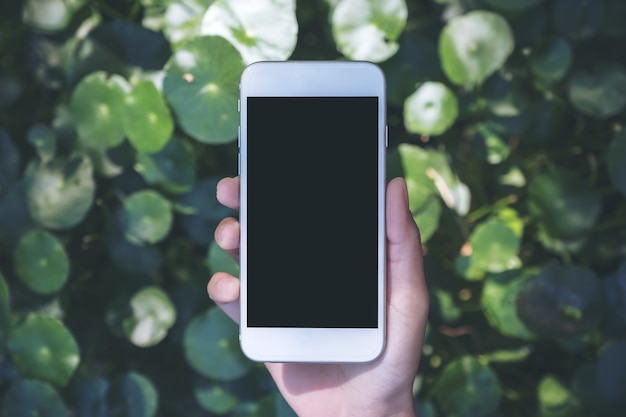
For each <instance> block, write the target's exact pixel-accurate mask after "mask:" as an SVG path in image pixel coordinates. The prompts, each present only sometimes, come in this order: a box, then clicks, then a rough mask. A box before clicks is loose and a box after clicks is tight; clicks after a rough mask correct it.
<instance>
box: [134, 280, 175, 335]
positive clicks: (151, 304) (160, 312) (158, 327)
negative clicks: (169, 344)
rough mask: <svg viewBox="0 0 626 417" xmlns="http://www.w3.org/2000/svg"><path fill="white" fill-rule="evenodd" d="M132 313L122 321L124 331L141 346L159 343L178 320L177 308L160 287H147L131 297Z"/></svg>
mask: <svg viewBox="0 0 626 417" xmlns="http://www.w3.org/2000/svg"><path fill="white" fill-rule="evenodd" d="M130 307H131V310H132V313H131V314H132V315H131V316H130V317H127V318H125V319H124V320H123V321H122V327H123V329H124V333H125V334H126V336H127V337H128V339H129V340H130V341H131V342H132V343H133V344H134V345H135V346H139V347H149V346H154V345H156V344H158V343H159V342H160V341H161V340H163V339H164V338H165V336H167V333H168V331H169V329H170V328H171V327H172V326H173V325H174V323H175V322H176V308H175V307H174V304H172V301H171V300H170V298H169V297H168V295H167V294H166V293H165V292H163V291H162V290H161V289H160V288H158V287H146V288H143V289H142V290H140V291H138V292H137V293H135V295H133V296H132V298H131V299H130Z"/></svg>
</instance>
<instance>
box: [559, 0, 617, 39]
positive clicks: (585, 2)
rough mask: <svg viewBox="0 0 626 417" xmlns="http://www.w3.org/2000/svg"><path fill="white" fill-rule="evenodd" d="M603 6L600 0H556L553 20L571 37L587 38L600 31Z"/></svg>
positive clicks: (563, 32) (561, 30) (562, 31)
mask: <svg viewBox="0 0 626 417" xmlns="http://www.w3.org/2000/svg"><path fill="white" fill-rule="evenodd" d="M604 12H605V6H604V2H603V1H602V0H557V1H556V4H555V7H554V15H553V17H554V18H553V22H554V26H555V27H556V28H557V30H558V31H559V32H561V33H562V34H564V35H565V36H568V37H570V38H572V39H579V40H580V39H588V38H591V37H593V36H594V35H595V34H597V33H598V32H599V31H600V28H601V27H602V22H603V19H604Z"/></svg>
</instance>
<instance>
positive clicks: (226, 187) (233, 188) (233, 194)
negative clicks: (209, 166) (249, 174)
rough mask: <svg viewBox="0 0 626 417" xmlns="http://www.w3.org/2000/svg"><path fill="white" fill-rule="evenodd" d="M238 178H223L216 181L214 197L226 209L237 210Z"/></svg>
mask: <svg viewBox="0 0 626 417" xmlns="http://www.w3.org/2000/svg"><path fill="white" fill-rule="evenodd" d="M239 186H240V185H239V177H233V178H231V177H225V178H222V179H221V180H219V181H218V183H217V186H216V190H215V195H216V196H217V201H219V202H220V203H221V204H223V205H225V206H226V207H229V208H232V209H235V210H237V209H239Z"/></svg>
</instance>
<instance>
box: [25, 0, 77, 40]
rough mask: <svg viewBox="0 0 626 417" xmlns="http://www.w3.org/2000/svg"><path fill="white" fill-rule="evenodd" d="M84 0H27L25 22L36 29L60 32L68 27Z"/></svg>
mask: <svg viewBox="0 0 626 417" xmlns="http://www.w3.org/2000/svg"><path fill="white" fill-rule="evenodd" d="M83 3H84V0H26V1H25V4H24V14H23V19H24V22H25V23H26V24H28V25H30V26H32V27H33V28H34V29H35V30H38V31H42V32H58V31H61V30H63V29H65V28H66V27H67V25H68V24H69V22H70V20H71V19H72V16H73V14H74V11H75V10H77V9H78V8H79V7H81V6H82V5H83Z"/></svg>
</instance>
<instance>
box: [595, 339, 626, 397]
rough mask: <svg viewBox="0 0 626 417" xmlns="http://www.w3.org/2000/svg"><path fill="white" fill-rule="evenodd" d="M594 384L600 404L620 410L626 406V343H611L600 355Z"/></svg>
mask: <svg viewBox="0 0 626 417" xmlns="http://www.w3.org/2000/svg"><path fill="white" fill-rule="evenodd" d="M595 383H596V384H597V386H598V392H599V394H600V398H601V399H602V402H604V403H606V404H608V405H610V406H612V407H616V406H617V407H619V408H621V409H623V407H624V406H626V341H624V340H622V341H618V342H615V343H612V344H611V345H609V346H608V347H607V348H606V349H604V351H603V352H602V353H601V354H600V357H599V358H598V362H597V363H596V368H595Z"/></svg>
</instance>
